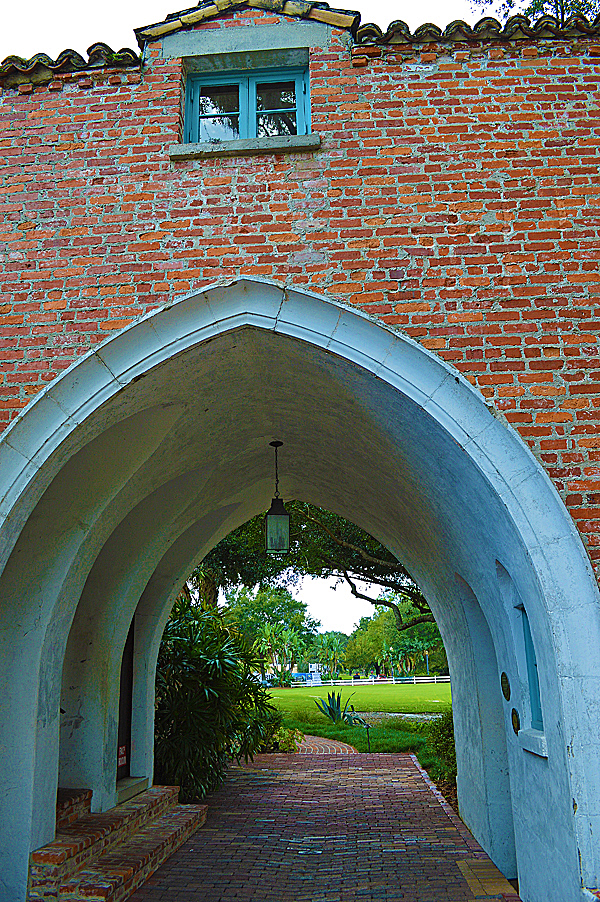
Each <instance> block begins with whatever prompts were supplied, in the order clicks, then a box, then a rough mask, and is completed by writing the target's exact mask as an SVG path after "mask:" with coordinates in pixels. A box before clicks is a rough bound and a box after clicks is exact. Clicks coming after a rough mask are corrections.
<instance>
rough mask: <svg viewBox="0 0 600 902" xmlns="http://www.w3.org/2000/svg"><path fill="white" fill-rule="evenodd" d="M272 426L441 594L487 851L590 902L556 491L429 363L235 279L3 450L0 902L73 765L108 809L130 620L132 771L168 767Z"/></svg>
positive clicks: (594, 725)
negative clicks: (177, 654) (158, 745)
mask: <svg viewBox="0 0 600 902" xmlns="http://www.w3.org/2000/svg"><path fill="white" fill-rule="evenodd" d="M274 437H277V438H281V439H282V440H283V441H284V442H285V452H286V453H285V466H284V467H282V491H283V494H284V497H287V498H291V497H297V498H303V499H305V500H307V501H311V502H313V503H316V504H319V505H321V506H323V507H326V508H329V509H330V510H332V511H335V512H337V513H340V514H342V515H343V516H345V517H347V518H349V519H351V520H353V521H355V522H356V523H358V524H360V525H361V526H363V527H364V528H365V529H367V530H368V531H369V532H371V533H372V534H373V535H375V536H377V538H379V539H380V540H381V541H382V542H384V543H385V544H386V545H387V546H388V547H389V548H390V549H391V550H392V551H393V552H394V553H395V554H397V555H398V557H399V558H400V559H401V560H402V561H403V562H404V563H405V564H406V566H407V567H408V569H409V570H410V571H411V572H412V573H413V575H414V577H415V578H416V579H417V580H418V582H419V584H420V585H421V587H422V589H423V591H424V592H425V594H426V596H427V597H428V599H429V601H430V604H431V605H432V608H433V610H434V612H435V614H436V618H437V619H438V622H439V625H440V629H441V630H442V633H443V635H444V639H445V641H446V645H447V648H448V653H449V660H450V662H451V673H452V679H453V697H454V710H455V724H456V728H457V748H458V758H459V791H460V800H461V809H462V811H463V814H464V817H465V820H466V821H467V823H468V824H469V825H470V826H471V828H472V829H473V831H474V833H475V835H476V836H477V838H478V839H479V841H480V842H481V843H482V845H483V846H484V848H486V849H487V850H488V851H489V853H490V855H491V856H492V857H493V858H494V860H495V861H496V862H497V863H498V865H499V866H500V867H501V869H503V870H504V871H505V873H507V874H508V875H509V876H513V873H514V869H515V863H516V864H517V865H518V869H519V878H520V883H521V893H522V897H523V899H524V900H525V902H546V900H547V899H548V898H550V897H552V898H560V899H561V902H575V900H578V899H580V898H584V897H585V896H584V894H583V890H582V888H581V883H582V880H583V882H584V883H585V884H586V885H588V886H591V885H593V884H595V883H596V882H597V880H598V874H597V856H596V849H595V845H594V841H593V835H594V829H595V828H596V826H597V820H598V816H599V815H600V785H599V783H598V768H597V764H596V762H597V761H598V760H600V756H599V755H598V751H599V748H598V745H599V742H600V740H599V736H600V730H599V729H598V727H599V726H600V710H599V707H598V703H597V701H596V699H598V698H600V694H599V693H598V691H597V689H598V688H599V686H598V681H599V679H600V663H599V662H598V661H597V660H596V658H597V656H596V655H595V654H594V653H593V652H594V649H595V648H597V647H598V640H599V639H600V630H599V617H598V613H599V605H598V593H597V587H596V583H595V580H594V577H593V574H592V572H591V569H590V567H589V564H588V561H587V558H586V555H585V552H584V550H583V547H582V545H581V542H580V539H579V536H578V535H577V533H576V531H575V529H574V527H573V524H572V522H571V520H570V518H569V516H568V514H567V512H566V511H565V509H564V508H563V506H562V504H561V502H560V499H559V498H558V496H557V494H556V492H555V491H554V489H553V487H552V485H551V483H550V481H549V480H548V478H547V477H546V475H545V474H544V472H543V471H542V470H541V468H540V467H539V465H538V464H537V463H536V461H535V460H534V458H533V457H532V456H531V454H530V453H529V451H528V450H527V449H526V447H525V446H524V445H523V443H522V442H521V441H520V439H519V438H518V437H517V436H516V435H515V434H514V433H513V432H512V431H511V430H510V429H509V428H508V427H507V426H506V425H505V424H504V423H503V422H501V421H500V420H499V419H497V418H496V417H495V416H494V414H493V411H490V410H489V409H488V408H487V407H486V405H485V403H484V401H483V399H482V398H481V397H480V396H479V394H478V393H477V392H476V391H475V390H474V389H473V388H472V387H471V386H470V385H469V384H468V382H466V380H464V379H462V378H461V377H460V376H459V375H458V374H457V373H456V372H455V371H454V370H452V369H451V368H450V367H448V366H447V365H446V364H444V363H443V362H442V361H440V360H438V359H437V358H435V357H434V355H432V354H430V353H428V352H427V351H425V350H424V349H423V348H421V347H420V346H419V345H417V344H416V343H414V342H412V341H410V340H408V339H407V338H405V337H404V336H402V335H400V334H398V333H396V332H394V331H392V330H390V329H387V328H384V327H383V326H381V324H379V323H377V322H376V321H374V320H371V319H369V318H368V317H366V316H364V315H363V314H359V313H357V312H356V311H354V310H351V309H348V308H345V307H343V306H341V305H339V304H336V303H332V302H329V301H326V300H325V299H322V298H319V297H316V296H314V295H308V294H305V293H298V292H294V291H292V290H284V289H283V288H281V287H279V286H275V285H271V284H268V283H264V282H258V281H252V280H244V281H241V282H236V283H231V284H228V285H220V286H215V287H212V288H209V289H206V290H204V291H201V292H198V293H195V294H192V295H190V296H188V297H186V298H183V299H181V300H180V301H178V302H177V303H175V304H172V305H168V306H167V307H165V308H163V309H162V310H160V311H158V312H156V313H154V314H152V315H151V316H149V317H147V318H145V319H144V320H142V321H140V322H138V323H136V324H134V325H133V326H132V327H130V328H128V329H126V330H124V331H123V332H122V333H120V334H119V335H117V336H115V337H114V338H113V339H111V340H109V341H108V342H107V343H105V344H104V345H102V346H101V347H100V348H98V349H97V350H96V351H94V352H93V353H90V354H89V355H88V356H87V357H85V358H84V359H83V360H82V361H81V362H80V363H78V364H77V365H75V366H74V367H72V368H71V369H70V370H69V371H67V372H66V373H65V374H64V375H63V376H62V377H61V378H60V379H58V380H56V381H55V382H54V383H52V384H51V385H50V386H49V387H48V389H46V390H45V391H44V392H43V393H42V395H41V396H39V397H38V398H37V399H36V400H35V402H34V403H33V404H32V405H30V407H29V408H27V409H26V411H25V412H24V413H23V414H22V415H21V416H20V417H19V419H18V420H17V421H16V422H15V424H14V425H13V426H12V427H11V429H10V430H9V431H8V432H7V433H6V434H5V436H4V437H3V440H2V442H0V479H1V485H2V491H1V492H0V514H1V515H2V517H3V521H2V526H1V527H0V539H1V540H2V541H1V544H0V566H2V567H3V572H2V576H1V577H0V591H1V593H2V607H1V609H0V618H1V623H2V634H1V637H0V651H1V652H2V658H1V660H2V661H3V662H4V667H3V673H2V679H3V684H5V685H7V686H8V687H9V688H8V693H7V695H6V696H5V697H4V698H3V699H2V700H0V704H1V705H2V718H1V726H0V743H1V745H0V747H1V748H2V756H3V761H2V768H1V769H0V780H2V792H1V795H0V799H1V800H2V801H1V802H0V806H1V807H0V818H1V824H2V827H1V828H0V829H2V830H3V831H5V835H4V836H3V839H2V844H1V848H2V849H3V850H8V854H7V855H6V859H5V860H3V862H2V865H3V866H2V869H0V875H1V876H0V887H2V891H1V892H0V899H2V900H5V899H6V900H7V902H8V900H10V902H15V900H19V899H22V898H24V881H25V879H26V870H27V866H26V862H27V855H28V852H29V849H32V848H36V847H38V846H39V845H42V844H43V843H44V842H46V841H48V840H49V839H51V838H52V836H53V817H54V797H55V792H56V785H57V780H58V773H59V770H60V779H61V785H70V786H74V785H86V786H89V787H90V788H92V789H93V790H94V806H95V807H96V808H107V807H110V806H111V805H112V804H114V800H115V793H114V788H115V773H116V760H115V758H116V755H115V751H116V724H117V717H118V675H119V668H120V662H121V655H122V649H123V645H124V642H125V638H126V635H127V631H128V629H129V625H130V623H131V620H132V618H133V617H134V615H135V624H136V648H137V650H136V661H135V672H136V679H135V685H134V700H135V706H134V707H135V710H134V725H133V750H132V756H133V766H134V768H136V769H138V772H139V775H149V776H151V772H152V722H151V721H152V718H151V711H152V700H153V680H154V664H155V660H156V653H157V649H158V642H159V640H160V635H161V633H162V629H163V627H164V622H165V618H166V616H167V614H168V610H169V607H170V603H171V602H172V600H173V598H174V595H175V594H176V592H177V590H178V588H179V586H180V585H181V583H182V581H183V579H184V578H185V576H186V575H187V573H188V572H189V570H190V568H191V567H192V566H193V564H194V563H195V561H197V560H198V559H200V558H201V557H202V556H203V555H204V554H205V553H206V552H207V551H208V550H209V549H210V548H211V547H212V546H213V545H214V544H215V543H216V542H217V541H218V540H219V539H220V538H221V537H222V536H223V535H226V534H227V532H229V531H230V530H231V529H233V528H235V527H236V526H237V525H238V524H240V523H242V522H244V521H245V520H246V519H248V518H249V517H251V516H252V515H253V514H255V513H257V512H258V511H260V510H263V509H265V508H266V507H267V506H268V502H269V500H270V495H271V490H272V484H271V464H272V460H271V449H270V448H269V447H268V442H269V441H270V440H272V439H273V438H274ZM515 597H518V599H519V600H520V603H522V604H523V605H524V606H525V607H526V610H527V613H528V616H529V619H530V623H531V628H532V634H533V640H534V644H535V648H536V654H537V659H538V665H539V672H540V689H541V699H542V706H543V714H544V737H543V740H544V743H545V745H546V748H547V756H545V757H541V756H540V755H539V754H533V753H532V752H531V751H527V750H525V749H524V748H523V742H522V737H521V738H520V737H519V736H516V735H515V733H514V731H513V730H512V727H511V720H510V714H511V710H512V708H513V707H514V708H516V709H517V710H518V711H519V713H520V716H521V722H522V725H523V726H524V728H526V727H527V725H528V719H530V712H529V707H528V706H529V701H528V684H527V678H526V673H525V672H524V661H523V654H522V650H521V648H520V644H519V643H520V639H519V634H518V625H517V621H518V616H519V614H518V612H516V608H515ZM515 612H516V613H515ZM501 671H505V672H506V673H507V674H508V676H509V678H510V682H511V687H512V696H511V700H510V702H509V703H507V702H505V700H504V699H503V697H502V695H501V693H500V683H499V677H500V672H501ZM61 704H62V707H63V709H64V710H65V714H64V716H63V729H62V737H61V731H60V729H59V727H60V724H59V709H60V706H61ZM537 749H538V751H540V750H542V742H541V740H540V742H539V743H538V746H537ZM580 858H581V868H580V864H579V859H580Z"/></svg>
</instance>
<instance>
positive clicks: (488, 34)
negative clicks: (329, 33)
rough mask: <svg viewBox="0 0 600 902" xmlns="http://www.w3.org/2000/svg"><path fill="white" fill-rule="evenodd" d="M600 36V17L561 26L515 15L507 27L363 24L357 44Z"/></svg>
mask: <svg viewBox="0 0 600 902" xmlns="http://www.w3.org/2000/svg"><path fill="white" fill-rule="evenodd" d="M586 37H591V38H598V37H600V15H599V16H596V18H595V19H594V21H593V22H588V20H587V19H586V18H585V16H581V15H577V16H571V17H570V18H569V19H567V21H566V22H565V24H564V25H562V26H561V24H560V22H559V21H558V19H555V18H554V16H541V18H539V19H537V20H536V21H535V22H531V21H530V19H528V18H527V16H522V15H518V16H512V17H511V18H510V19H508V21H507V22H506V24H505V25H504V26H502V25H501V23H500V22H498V21H497V20H496V19H492V18H490V17H486V18H485V19H481V21H479V22H478V23H477V24H476V25H474V26H473V27H471V26H470V25H468V24H467V23H466V22H463V21H462V20H460V19H458V20H456V21H455V22H451V23H450V24H449V25H448V26H447V27H446V28H445V29H444V30H443V31H442V29H441V28H439V27H438V26H437V25H431V24H426V25H421V26H420V28H417V30H416V31H415V32H411V30H410V28H409V27H408V25H407V24H406V22H401V21H396V22H392V23H391V24H390V25H389V26H388V29H387V31H386V32H383V31H382V30H381V28H380V27H379V26H378V25H373V24H370V23H369V24H366V25H360V26H359V27H358V29H357V30H356V35H355V39H356V42H357V44H429V43H432V42H434V43H442V44H456V43H465V42H470V43H475V42H483V41H522V40H554V41H555V40H565V41H570V40H573V39H574V38H586Z"/></svg>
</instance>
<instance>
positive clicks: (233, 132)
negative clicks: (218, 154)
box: [198, 115, 240, 141]
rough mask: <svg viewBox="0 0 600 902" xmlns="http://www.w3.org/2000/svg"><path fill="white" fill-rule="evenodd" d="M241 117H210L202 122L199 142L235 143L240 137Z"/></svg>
mask: <svg viewBox="0 0 600 902" xmlns="http://www.w3.org/2000/svg"><path fill="white" fill-rule="evenodd" d="M239 121H240V117H239V116H238V115H235V116H209V117H208V118H206V119H201V120H200V128H199V135H198V140H199V141H233V140H235V138H239V136H240V125H239Z"/></svg>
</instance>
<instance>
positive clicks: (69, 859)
mask: <svg viewBox="0 0 600 902" xmlns="http://www.w3.org/2000/svg"><path fill="white" fill-rule="evenodd" d="M178 798H179V787H177V786H152V787H151V788H150V789H148V790H146V792H142V793H140V795H138V796H136V797H135V798H134V799H131V800H130V801H128V802H125V803H124V804H123V805H118V806H117V807H116V808H112V809H111V810H110V811H105V812H102V813H97V814H90V813H88V814H84V815H83V816H82V817H79V818H78V819H77V820H76V821H74V822H73V823H71V824H67V825H66V826H63V827H62V828H61V830H60V832H57V834H56V839H55V840H54V842H51V843H49V844H48V845H47V846H43V847H42V848H41V849H38V850H37V851H35V852H32V853H31V857H30V866H29V894H28V897H27V898H28V902H38V900H44V902H55V900H57V899H58V887H59V886H60V884H61V883H63V882H64V881H65V880H66V879H68V878H69V877H70V876H72V875H73V874H76V873H78V872H79V871H81V870H82V869H83V868H86V867H89V866H90V865H92V864H93V863H94V861H95V860H96V859H97V858H99V857H100V856H101V855H104V854H106V853H107V852H110V851H111V850H112V849H113V848H115V847H116V846H119V845H121V844H122V843H123V842H125V841H127V840H128V839H129V838H130V837H131V836H132V835H133V834H134V833H136V832H138V831H139V830H141V829H142V828H143V827H145V826H148V825H150V824H151V823H152V822H153V821H154V820H156V819H157V818H159V817H161V816H162V815H163V814H165V813H166V812H167V811H168V810H169V809H170V808H173V807H174V806H175V805H176V804H177V800H178Z"/></svg>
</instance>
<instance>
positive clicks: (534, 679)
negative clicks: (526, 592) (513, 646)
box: [521, 607, 544, 730]
mask: <svg viewBox="0 0 600 902" xmlns="http://www.w3.org/2000/svg"><path fill="white" fill-rule="evenodd" d="M521 614H522V617H523V638H524V640H525V660H526V662H527V681H528V683H529V700H530V703H531V726H532V727H533V729H534V730H543V729H544V721H543V720H542V702H541V698H540V681H539V679H538V667H537V659H536V656H535V648H534V647H533V639H532V636H531V627H530V626H529V618H528V617H527V612H526V611H525V608H523V607H522V608H521Z"/></svg>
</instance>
